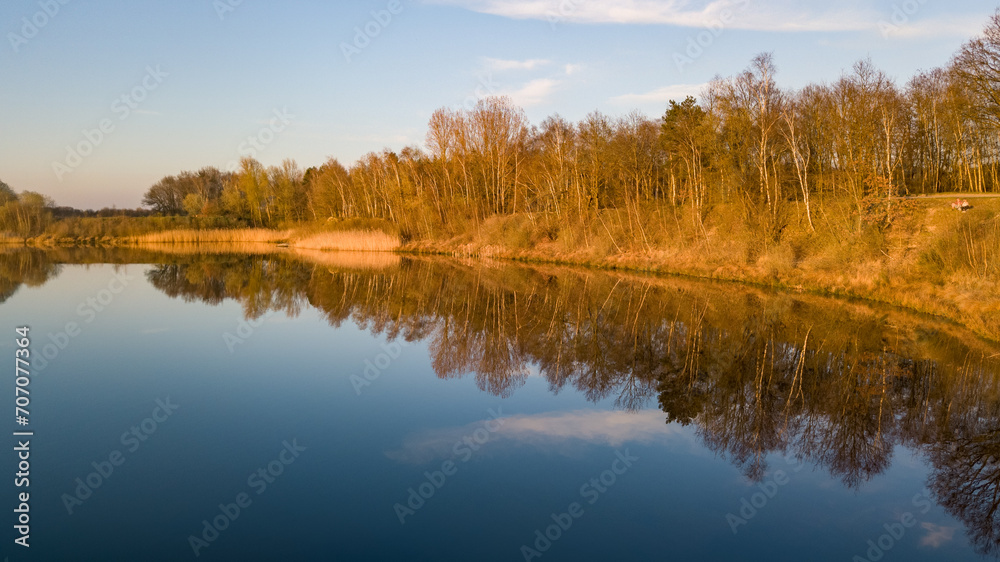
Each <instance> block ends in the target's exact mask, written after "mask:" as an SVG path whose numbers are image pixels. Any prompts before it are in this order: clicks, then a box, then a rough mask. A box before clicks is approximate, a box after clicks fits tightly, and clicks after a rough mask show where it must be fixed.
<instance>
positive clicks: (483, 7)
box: [426, 0, 881, 31]
mask: <svg viewBox="0 0 1000 562" xmlns="http://www.w3.org/2000/svg"><path fill="white" fill-rule="evenodd" d="M426 1H427V2H429V3H433V4H447V5H453V6H459V7H462V8H466V9H469V10H472V11H476V12H482V13H486V14H492V15H497V16H503V17H508V18H512V19H536V20H545V21H550V22H553V23H558V22H572V23H617V24H660V25H675V26H681V27H718V26H720V25H721V26H722V27H725V28H732V29H752V30H762V31H861V30H873V29H875V27H876V25H875V23H876V22H877V21H878V20H879V19H880V16H881V14H880V13H879V12H876V11H873V10H872V9H871V7H870V6H869V7H866V6H865V4H864V3H862V2H860V1H859V0H848V1H844V2H840V3H838V4H837V5H836V8H831V3H829V2H821V1H818V0H814V1H811V2H810V1H805V2H803V1H796V0H772V1H770V2H767V3H763V2H753V3H751V2H750V0H604V1H601V2H597V1H592V0H426Z"/></svg>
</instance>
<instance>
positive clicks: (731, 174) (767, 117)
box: [144, 12, 1000, 235]
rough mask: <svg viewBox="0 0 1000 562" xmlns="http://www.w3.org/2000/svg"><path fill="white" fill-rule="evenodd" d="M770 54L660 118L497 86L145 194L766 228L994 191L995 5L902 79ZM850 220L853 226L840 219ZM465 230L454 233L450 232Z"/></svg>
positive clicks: (236, 204) (460, 216) (288, 208)
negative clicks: (368, 140)
mask: <svg viewBox="0 0 1000 562" xmlns="http://www.w3.org/2000/svg"><path fill="white" fill-rule="evenodd" d="M776 74H777V68H776V65H775V63H774V61H773V59H772V56H771V55H770V54H767V53H765V54H761V55H758V56H757V57H755V58H754V59H753V61H752V63H751V64H750V65H749V66H748V68H747V69H746V70H745V71H744V72H742V73H740V74H738V75H736V76H732V77H728V78H721V77H720V78H717V79H716V80H714V81H713V82H712V83H711V84H710V85H709V86H708V87H707V88H706V89H705V91H704V92H702V93H701V95H700V97H699V100H700V101H696V100H695V99H694V98H688V99H686V100H683V101H680V102H676V101H671V102H670V104H669V107H668V108H667V110H666V112H665V114H664V116H663V117H662V118H661V119H658V120H651V119H649V118H647V117H646V116H644V115H643V114H641V113H639V112H632V113H629V114H628V115H626V116H624V117H621V118H611V117H608V116H606V115H604V114H602V113H599V112H594V113H591V114H590V115H588V116H587V117H586V118H584V119H583V120H582V121H580V122H578V123H572V122H569V121H567V120H566V119H564V118H562V117H560V116H558V115H555V116H552V117H549V118H547V119H546V120H545V121H543V122H542V123H541V124H540V125H539V126H532V125H531V124H530V123H529V122H528V120H527V118H526V116H525V113H524V111H522V110H521V109H520V108H518V107H516V106H514V105H513V104H512V103H511V101H510V100H509V99H507V98H503V97H491V98H487V99H483V100H481V101H480V102H479V103H478V104H477V105H476V106H475V108H473V109H471V110H452V109H447V108H444V109H440V110H438V111H436V112H435V113H434V114H433V116H432V117H431V119H430V123H429V125H428V132H427V138H426V147H427V148H426V150H424V149H421V148H416V147H407V148H404V149H403V150H402V151H400V152H393V151H390V150H384V151H382V152H380V153H370V154H368V155H366V156H364V157H362V158H361V159H360V160H359V161H358V162H356V163H355V164H353V165H352V166H351V167H350V168H345V167H344V166H343V165H342V164H341V163H340V162H338V161H337V160H336V159H330V160H329V161H328V162H326V163H325V164H323V165H322V166H320V167H318V168H309V169H306V170H301V169H300V168H299V166H298V165H297V164H296V163H295V162H294V161H292V160H287V161H285V162H284V163H283V164H282V165H281V166H275V167H270V168H268V167H265V166H263V165H262V164H261V163H259V162H258V161H256V160H254V159H251V158H245V159H243V160H242V161H241V162H240V166H239V169H238V170H236V171H234V172H231V173H229V172H222V171H219V170H217V169H215V168H205V169H202V170H200V171H198V172H184V173H181V174H180V175H178V176H170V177H166V178H164V179H163V180H161V181H160V182H158V183H157V184H156V185H154V186H152V187H151V188H150V189H149V191H148V192H147V193H146V196H145V199H144V204H145V205H147V206H149V207H151V208H152V209H154V210H156V211H157V212H160V213H167V214H182V213H190V214H198V215H226V216H229V217H232V218H236V219H241V220H245V221H247V222H248V223H250V224H252V225H255V226H268V225H274V224H278V223H287V222H294V221H302V220H324V219H329V218H347V217H362V218H378V219H386V220H389V221H392V222H394V223H396V224H399V225H400V228H401V231H403V232H404V234H405V233H407V232H409V233H413V234H414V235H419V234H424V235H429V234H433V233H436V232H439V231H440V230H441V229H442V227H445V228H444V230H445V231H448V230H455V229H449V228H447V225H449V224H453V223H456V222H458V223H461V222H463V221H469V220H475V221H477V222H478V221H480V220H483V219H485V218H487V217H490V216H495V215H507V214H514V213H522V212H532V213H546V214H552V215H554V216H557V217H588V216H590V215H591V214H592V213H593V212H595V211H601V210H604V209H616V210H618V211H620V212H623V213H626V214H632V213H634V214H635V215H636V217H638V216H639V209H640V208H646V207H648V206H649V205H650V204H658V205H668V204H669V205H674V206H678V205H685V206H689V207H690V208H691V209H692V215H693V216H694V219H695V220H694V222H695V224H697V223H698V222H699V221H700V220H701V216H702V215H703V214H704V213H705V211H706V209H708V208H710V207H711V206H712V205H714V204H717V203H732V204H735V205H737V206H738V207H739V208H740V209H742V210H743V212H744V215H745V216H746V218H747V219H749V221H750V222H752V223H753V224H755V225H756V226H758V227H760V228H763V229H765V230H767V231H770V232H772V233H774V234H776V235H777V234H778V233H780V231H781V229H782V227H783V224H784V223H785V222H787V220H788V218H787V216H788V214H789V212H788V210H789V208H790V207H797V208H798V209H800V212H804V213H805V218H806V220H807V221H808V222H809V225H810V227H813V215H814V214H815V212H816V205H821V204H822V201H823V200H826V199H836V200H838V201H840V202H845V201H846V202H849V203H850V205H849V207H848V209H849V212H850V213H853V218H854V219H856V220H855V221H854V222H853V224H855V225H857V227H858V228H860V227H861V226H863V223H864V222H865V221H875V222H884V221H887V220H891V218H892V203H891V200H892V197H894V196H898V195H901V194H913V193H936V192H943V191H958V192H992V191H997V189H998V186H1000V174H998V172H1000V168H998V166H1000V135H998V134H997V133H998V131H1000V12H998V14H997V15H995V16H994V17H993V18H992V19H991V21H990V22H989V24H988V26H987V28H986V31H985V33H984V35H983V36H982V37H980V38H976V39H973V40H971V41H969V42H968V43H966V44H965V45H963V46H962V48H961V49H960V50H959V52H958V53H957V54H956V55H955V56H954V58H953V59H952V61H951V63H950V64H949V65H948V66H946V67H944V68H936V69H933V70H929V71H926V72H922V73H920V74H919V75H917V76H915V77H913V78H912V79H911V80H909V81H908V82H907V83H906V84H903V85H901V84H898V83H896V82H895V81H894V80H893V79H892V78H890V77H889V76H888V75H886V74H885V73H884V72H883V71H881V70H879V69H878V68H876V66H875V65H874V64H873V63H872V62H871V61H870V60H863V61H859V62H858V63H857V64H855V65H854V67H853V69H852V71H850V72H848V73H846V74H844V75H843V76H841V77H840V78H839V79H837V80H836V81H834V82H832V83H820V84H811V85H808V86H806V87H804V88H802V89H801V90H797V91H792V90H787V89H782V88H781V87H779V85H778V84H777V82H776V78H775V77H776ZM846 224H851V223H850V222H847V223H846ZM458 230H460V229H458Z"/></svg>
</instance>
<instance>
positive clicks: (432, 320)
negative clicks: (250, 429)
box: [0, 249, 1000, 554]
mask: <svg viewBox="0 0 1000 562" xmlns="http://www.w3.org/2000/svg"><path fill="white" fill-rule="evenodd" d="M388 259H389V260H390V261H386V260H385V259H381V258H379V259H373V258H370V257H359V256H352V255H346V254H344V255H331V254H323V255H321V256H309V257H305V258H304V257H303V256H297V255H294V254H293V253H292V252H285V253H278V254H273V253H272V254H267V253H257V254H240V255H233V254H224V253H220V254H211V255H205V254H195V253H191V252H180V253H174V254H171V255H167V254H163V253H157V252H150V251H145V250H128V251H125V250H114V251H107V250H97V249H91V250H86V251H82V252H75V253H70V252H64V253H62V254H53V253H43V252H38V251H28V250H20V251H14V252H5V253H0V302H2V300H5V299H7V298H9V297H10V296H11V295H12V294H13V293H14V292H15V291H16V290H17V287H18V286H19V285H20V284H29V285H32V284H34V285H37V284H40V283H43V282H44V281H45V280H46V279H49V278H51V277H52V276H54V275H57V274H58V272H59V266H58V265H57V264H58V263H62V262H71V263H97V262H102V263H124V262H138V263H153V264H156V265H154V266H153V267H152V268H151V269H150V270H149V271H148V273H147V277H148V280H149V282H150V283H151V284H152V285H153V286H155V287H156V288H157V289H159V290H160V291H163V292H164V293H165V294H167V295H170V296H171V297H174V298H179V299H184V300H186V301H192V300H194V301H202V302H206V303H210V304H218V303H221V302H223V301H225V300H227V299H233V300H236V301H238V302H239V303H241V305H242V307H243V310H244V313H245V315H246V317H247V319H256V318H260V317H261V316H263V315H264V314H267V313H268V312H269V311H275V310H278V311H283V312H285V313H287V314H290V315H295V314H298V312H299V311H300V310H302V309H303V308H304V307H306V306H310V307H314V308H316V309H318V310H319V311H321V312H322V314H323V316H324V317H325V318H326V320H327V321H328V322H329V323H330V324H332V325H335V326H336V325H340V324H342V323H343V322H345V321H350V322H354V323H356V324H358V325H359V326H361V327H363V328H364V329H367V330H369V331H371V332H372V333H373V334H379V335H383V336H386V337H388V338H389V339H396V338H403V339H405V340H407V341H415V340H426V341H427V342H428V343H429V349H430V350H431V354H432V358H431V359H432V364H433V367H434V370H435V372H436V374H437V375H438V376H439V377H441V378H443V379H450V378H459V377H465V376H471V377H474V378H475V381H476V383H477V385H478V386H479V388H480V389H482V390H483V391H485V392H489V393H491V394H494V395H497V396H501V397H507V396H510V395H512V394H513V393H514V392H515V391H516V390H517V389H518V388H519V387H520V386H521V385H523V384H524V383H525V381H526V380H527V378H528V377H529V376H533V375H537V376H541V377H544V379H545V380H546V381H548V384H549V387H550V389H551V391H552V392H554V393H557V392H559V391H560V390H562V389H564V388H575V389H578V390H579V391H581V392H582V393H583V394H584V395H585V396H586V397H587V398H588V399H590V400H592V401H595V402H596V401H601V400H605V399H612V398H613V399H614V401H615V403H616V405H617V406H618V407H619V409H620V410H622V411H639V410H641V409H642V408H643V407H644V406H647V405H649V404H650V403H653V402H654V401H655V402H657V403H658V404H659V407H660V409H661V410H662V412H663V415H660V416H659V418H658V419H660V420H662V419H663V418H664V417H665V419H666V427H665V426H663V425H662V424H661V423H660V422H655V423H657V425H658V426H659V428H653V427H649V421H648V420H647V419H646V418H645V416H644V415H639V416H637V417H634V418H633V419H630V420H626V419H625V418H623V417H621V416H624V414H622V413H621V412H619V413H617V414H614V415H613V416H611V417H610V418H609V417H608V416H604V417H600V419H597V418H594V414H589V415H586V414H583V413H580V414H565V415H563V416H561V417H562V419H558V420H553V419H534V418H531V417H525V418H524V419H516V420H511V422H509V424H508V425H506V426H505V428H504V434H503V435H501V437H504V438H506V439H511V440H520V441H528V442H541V441H543V440H545V439H546V438H547V437H550V436H551V435H553V434H558V435H560V436H561V437H563V438H564V439H565V438H566V437H572V438H578V439H597V440H603V441H604V442H608V443H613V442H615V441H616V440H618V439H623V437H622V435H625V434H637V435H642V436H644V438H646V439H658V438H665V437H666V436H668V435H669V434H670V432H669V431H668V427H669V426H670V425H672V424H680V425H693V426H694V427H695V428H696V430H697V435H698V436H699V438H700V439H701V440H702V442H703V443H704V445H705V446H707V447H708V448H709V449H711V450H712V451H715V452H716V453H717V454H719V455H722V456H724V457H725V458H727V459H729V461H730V462H732V463H733V464H734V465H736V466H738V467H740V469H741V470H742V471H743V473H744V474H745V475H746V477H747V478H748V479H750V480H761V479H762V478H763V477H764V475H765V473H766V472H767V470H768V466H767V458H768V457H769V455H770V456H771V458H773V455H774V454H775V453H780V454H781V455H783V456H786V457H795V458H798V459H800V460H803V461H807V462H810V463H813V464H816V465H818V466H822V467H824V468H825V469H826V470H827V471H828V472H829V473H830V475H831V476H832V477H834V478H836V479H838V480H840V481H841V482H842V483H843V485H844V486H847V487H849V488H859V487H860V486H861V485H862V484H863V483H864V482H866V481H868V480H870V479H871V478H872V477H874V476H875V475H878V474H880V473H882V472H884V471H885V470H886V469H887V468H888V467H889V465H890V463H891V462H892V460H893V458H892V457H893V451H894V450H895V449H896V447H897V446H900V445H902V446H905V447H908V448H911V449H914V450H917V451H920V452H922V453H923V455H924V456H925V458H926V461H927V462H928V463H929V465H930V466H931V476H930V481H929V482H928V487H929V488H930V490H931V491H932V493H933V495H934V498H935V500H936V501H937V502H939V503H940V504H941V505H942V506H943V507H945V508H946V509H947V510H948V511H949V512H950V513H952V514H953V515H954V516H955V517H957V518H958V519H960V520H961V521H963V522H964V524H965V525H966V526H967V529H968V533H969V536H970V540H971V541H973V542H974V544H975V545H976V546H977V548H978V549H979V550H980V552H982V553H985V554H996V553H997V552H1000V514H998V507H1000V385H998V376H997V375H998V361H1000V360H998V347H997V346H996V345H995V344H992V343H990V342H986V341H982V340H979V339H976V338H974V337H972V336H971V335H970V334H969V333H967V332H966V331H964V330H962V329H961V328H959V327H956V326H954V325H951V324H948V323H946V322H941V321H936V320H933V319H929V318H923V317H917V316H914V315H909V314H906V313H902V312H896V311H891V310H883V309H877V308H873V307H870V306H867V305H864V304H860V303H851V302H844V301H832V300H828V299H823V298H819V297H812V296H808V295H794V296H790V295H786V294H771V293H767V292H764V291H758V290H753V289H747V288H742V287H739V288H738V287H736V286H727V285H715V284H706V283H698V282H691V281H685V280H679V279H664V278H656V277H644V276H639V275H627V274H614V273H604V272H594V271H588V270H578V269H570V268H558V267H522V266H513V265H503V266H501V265H497V264H490V263H483V262H473V261H459V260H445V259H425V258H410V257H404V258H398V257H396V256H391V257H389V258H388ZM574 416H575V417H574ZM612 418H614V419H612ZM459 429H461V428H459ZM459 432H460V431H459ZM553 432H554V433H553ZM450 437H451V436H450V435H420V436H417V437H415V440H414V441H413V442H412V443H406V444H405V445H404V447H403V448H402V449H401V450H400V451H397V452H395V453H394V454H396V455H398V456H399V457H400V458H426V455H433V454H434V451H435V447H436V445H435V444H440V443H445V444H447V443H451V442H452V441H453V439H450Z"/></svg>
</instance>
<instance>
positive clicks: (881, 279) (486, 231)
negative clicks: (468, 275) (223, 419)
mask: <svg viewBox="0 0 1000 562" xmlns="http://www.w3.org/2000/svg"><path fill="white" fill-rule="evenodd" d="M895 204H896V205H897V206H898V209H896V210H895V211H894V212H897V213H898V216H897V217H896V218H895V220H893V221H892V223H891V224H883V225H861V226H860V227H858V226H857V225H853V224H850V221H851V219H850V216H851V213H850V212H849V210H848V209H846V208H845V209H843V210H842V211H843V212H837V211H836V203H835V202H826V204H825V205H824V209H826V211H825V212H824V213H823V214H821V215H820V216H814V217H813V223H814V226H815V232H814V231H813V230H812V229H811V228H810V227H809V224H808V221H807V220H806V218H805V213H804V212H803V211H802V209H792V210H791V211H790V216H789V217H788V220H787V225H786V226H785V227H784V229H783V230H782V232H781V233H780V237H778V238H777V239H775V238H774V237H772V236H762V235H761V234H760V230H759V229H757V228H755V227H754V225H748V224H747V221H745V220H742V218H741V217H740V213H739V212H738V210H737V209H736V208H734V207H733V206H725V205H719V206H716V207H714V208H712V209H711V210H709V211H708V212H707V213H705V214H704V215H703V220H702V221H701V224H699V222H698V221H697V220H696V218H695V217H694V216H693V214H692V212H691V210H690V209H687V208H685V209H678V208H656V209H646V210H643V211H640V212H639V213H633V214H632V215H631V217H630V216H627V215H625V214H623V213H621V212H616V211H607V212H603V213H600V214H598V215H595V216H594V217H592V218H591V220H589V221H586V222H585V223H584V222H577V223H573V222H565V221H563V222H559V221H555V220H554V219H552V218H549V217H546V216H543V215H534V216H527V215H518V216H510V217H503V218H495V219H491V220H489V221H486V222H484V223H483V224H482V225H480V227H479V228H477V229H470V230H469V232H467V233H465V234H460V235H456V236H452V237H450V238H448V239H445V240H433V241H427V240H425V241H417V242H412V243H409V244H407V245H405V246H404V249H405V250H407V251H411V252H434V253H445V254H451V255H467V256H484V257H485V256H489V257H496V258H507V259H516V260H525V261H535V262H552V263H573V264H580V265H588V266H594V267H602V268H615V269H630V270H641V271H651V272H662V273H671V274H681V275H688V276H693V277H700V278H710V279H718V280H729V281H740V282H747V283H753V284H756V285H762V286H769V287H776V288H782V289H787V290H795V291H809V292H815V293H818V294H826V295H835V296H843V297H855V298H862V299H867V300H873V301H879V302H883V303H887V304H891V305H896V306H901V307H905V308H908V309H912V310H916V311H920V312H924V313H929V314H934V315H937V316H943V317H946V318H949V319H952V320H954V321H957V322H959V323H962V324H964V325H966V326H968V327H969V328H970V329H972V330H974V331H975V332H977V333H978V334H980V335H982V336H984V337H987V338H990V339H994V340H995V339H998V337H1000V198H977V199H975V201H974V205H973V208H972V209H970V210H968V211H967V212H964V213H963V212H959V211H955V210H953V209H952V208H951V206H950V205H951V201H950V200H949V199H947V198H938V199H913V200H900V201H898V202H895ZM845 207H846V205H845Z"/></svg>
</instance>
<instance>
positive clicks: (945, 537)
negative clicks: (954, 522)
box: [920, 523, 955, 548]
mask: <svg viewBox="0 0 1000 562" xmlns="http://www.w3.org/2000/svg"><path fill="white" fill-rule="evenodd" d="M920 526H921V527H923V528H924V530H926V531H927V534H926V535H924V536H923V537H922V538H921V539H920V544H921V546H929V547H931V548H937V547H939V546H941V545H942V544H944V543H946V542H949V541H951V540H952V539H953V538H955V527H942V526H941V525H935V524H934V523H921V524H920Z"/></svg>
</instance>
